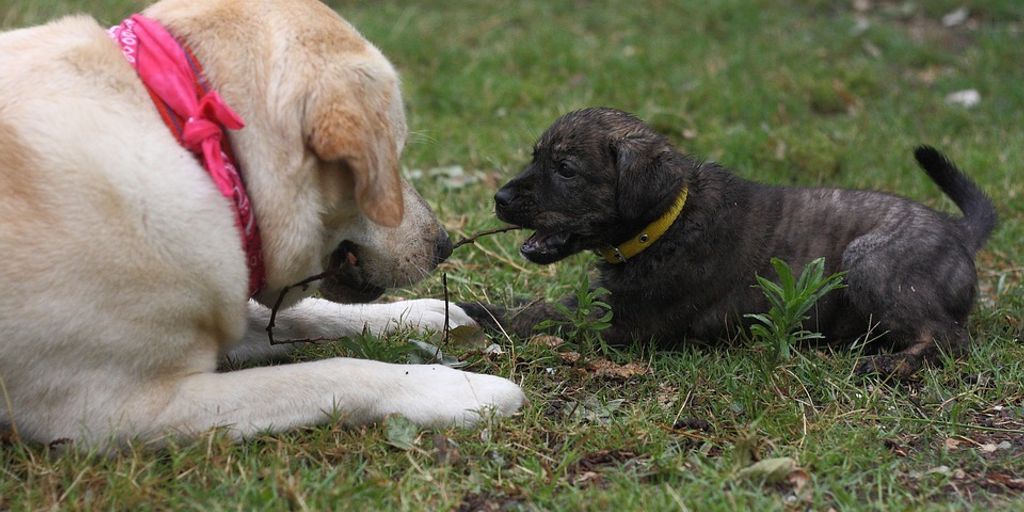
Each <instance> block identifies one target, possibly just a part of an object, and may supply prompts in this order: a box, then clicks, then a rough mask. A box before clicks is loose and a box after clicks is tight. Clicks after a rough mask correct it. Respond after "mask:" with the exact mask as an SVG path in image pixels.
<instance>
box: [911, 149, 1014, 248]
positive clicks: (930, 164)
mask: <svg viewBox="0 0 1024 512" xmlns="http://www.w3.org/2000/svg"><path fill="white" fill-rule="evenodd" d="M914 158H917V163H918V164H920V165H921V168H922V169H924V172H926V173H928V177H929V178H931V179H932V181H934V182H935V184H936V185H938V186H939V188H940V189H942V191H943V192H945V193H946V195H947V196H949V198H950V199H952V200H953V202H954V203H956V205H957V207H959V208H960V211H962V212H964V216H963V218H962V219H960V220H959V221H958V222H959V224H960V225H961V226H962V227H963V228H964V231H965V232H966V233H967V236H968V240H967V243H968V247H970V248H971V250H972V251H977V250H978V249H981V247H982V246H983V245H985V240H988V237H989V235H991V234H992V230H993V229H995V227H996V220H997V219H996V209H995V206H993V205H992V200H991V199H989V198H988V196H986V195H985V193H984V192H982V191H981V189H980V188H978V185H976V184H975V183H974V182H973V181H971V179H970V178H968V177H967V175H965V174H964V173H963V171H961V170H960V169H958V168H957V166H956V164H954V163H953V162H951V161H950V160H949V159H948V158H946V156H945V155H943V154H942V153H939V151H938V150H936V149H935V148H933V147H931V146H919V147H918V148H917V149H915V150H914Z"/></svg>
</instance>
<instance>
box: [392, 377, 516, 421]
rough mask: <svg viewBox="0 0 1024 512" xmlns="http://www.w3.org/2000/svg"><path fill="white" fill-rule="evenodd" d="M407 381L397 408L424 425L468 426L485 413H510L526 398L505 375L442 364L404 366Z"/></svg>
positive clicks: (398, 411) (503, 414)
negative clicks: (453, 367) (503, 376)
mask: <svg viewBox="0 0 1024 512" xmlns="http://www.w3.org/2000/svg"><path fill="white" fill-rule="evenodd" d="M407 368H408V373H407V374H406V376H407V377H408V378H411V379H416V380H415V381H413V382H411V384H412V385H411V386H409V387H407V388H406V389H405V390H404V391H403V392H402V396H400V397H398V401H397V402H396V404H395V405H396V410H394V411H392V412H397V413H399V414H402V415H403V416H405V417H407V418H409V419H410V420H412V421H413V422H414V423H417V424H419V425H424V426H448V425H456V426H472V425H475V424H476V423H477V422H479V421H480V419H481V418H483V417H485V416H486V415H487V414H496V415H498V416H510V415H512V414H514V413H515V412H516V411H518V410H519V409H520V408H521V407H522V406H523V404H524V403H525V402H526V395H524V394H523V390H522V389H521V388H520V387H519V386H517V385H516V384H515V383H513V382H512V381H510V380H508V379H504V378H501V377H497V376H494V375H486V374H480V373H469V372H463V371H460V370H454V369H452V368H448V367H446V366H442V365H414V366H408V367H407Z"/></svg>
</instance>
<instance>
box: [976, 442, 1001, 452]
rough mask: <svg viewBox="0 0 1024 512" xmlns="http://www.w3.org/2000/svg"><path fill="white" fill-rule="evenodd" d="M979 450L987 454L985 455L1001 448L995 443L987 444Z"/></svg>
mask: <svg viewBox="0 0 1024 512" xmlns="http://www.w3.org/2000/svg"><path fill="white" fill-rule="evenodd" d="M978 449H979V450H981V451H982V452H985V453H992V452H994V451H996V450H998V449H999V447H998V446H996V445H995V443H985V444H983V445H981V446H979V447H978Z"/></svg>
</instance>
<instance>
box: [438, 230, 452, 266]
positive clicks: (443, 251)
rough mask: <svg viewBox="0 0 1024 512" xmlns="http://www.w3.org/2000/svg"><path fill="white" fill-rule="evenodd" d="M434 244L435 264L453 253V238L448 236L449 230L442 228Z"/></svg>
mask: <svg viewBox="0 0 1024 512" xmlns="http://www.w3.org/2000/svg"><path fill="white" fill-rule="evenodd" d="M434 244H435V245H434V264H435V265H440V264H441V262H443V261H444V260H446V259H448V257H449V256H451V255H452V239H451V238H448V232H446V231H445V230H443V229H442V230H441V234H440V235H438V237H437V241H435V242H434Z"/></svg>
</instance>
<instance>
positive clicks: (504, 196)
mask: <svg viewBox="0 0 1024 512" xmlns="http://www.w3.org/2000/svg"><path fill="white" fill-rule="evenodd" d="M494 204H495V205H496V206H497V207H498V208H507V207H508V205H510V204H512V191H511V190H509V188H508V187H502V188H501V189H500V190H498V193H497V194H494Z"/></svg>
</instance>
